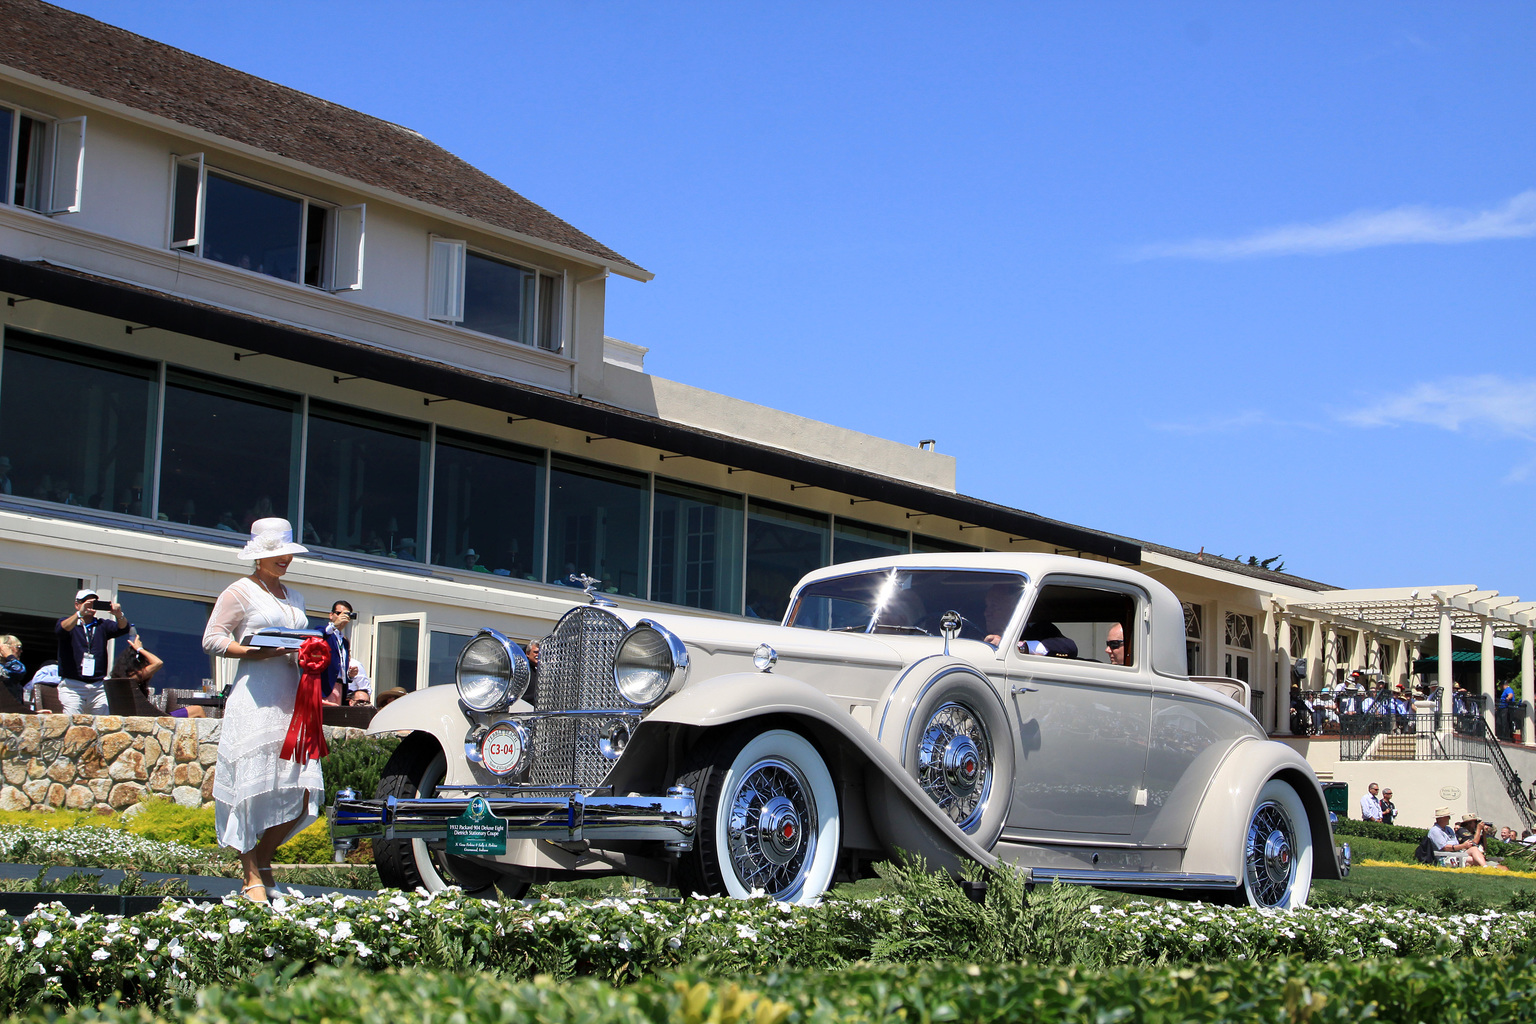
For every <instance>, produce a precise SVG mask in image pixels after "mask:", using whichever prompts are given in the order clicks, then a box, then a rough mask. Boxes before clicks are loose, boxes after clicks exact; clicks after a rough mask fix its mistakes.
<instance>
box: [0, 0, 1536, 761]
mask: <svg viewBox="0 0 1536 1024" xmlns="http://www.w3.org/2000/svg"><path fill="white" fill-rule="evenodd" d="M0 185H3V189H0V193H3V194H0V296H3V297H4V299H5V302H4V304H3V305H0V332H3V333H0V632H14V633H17V634H18V635H20V636H22V637H23V639H24V640H27V641H29V642H28V643H27V656H28V660H29V661H31V662H36V661H37V660H40V658H41V656H43V655H45V654H46V648H47V647H48V645H49V643H50V638H49V636H48V632H47V631H48V629H49V627H50V624H51V621H52V620H53V619H56V618H57V617H59V616H61V615H63V614H65V613H66V612H67V611H68V610H69V609H70V597H71V595H72V594H73V592H74V590H75V589H76V588H77V587H78V586H80V585H90V586H92V587H95V588H97V589H99V590H101V591H102V592H104V593H109V594H111V595H114V596H116V597H118V598H119V599H120V600H121V601H122V603H123V605H124V607H125V608H126V609H127V611H128V614H129V616H130V618H132V619H133V620H134V621H135V622H136V623H137V624H138V625H139V627H140V628H141V630H142V631H143V633H144V634H145V636H146V640H147V642H149V643H150V644H151V646H152V647H154V648H156V649H157V650H158V651H159V653H160V654H161V655H162V656H163V657H165V658H166V660H167V663H168V667H167V669H166V670H165V674H164V682H165V683H166V684H168V685H175V686H196V685H197V683H198V681H199V679H200V678H202V677H206V676H208V675H209V674H211V673H212V672H213V671H215V669H214V668H213V667H212V665H211V662H210V659H208V658H207V657H206V656H205V655H203V654H202V652H201V648H200V645H199V643H198V640H199V637H200V635H201V631H202V626H203V622H204V621H205V619H206V616H207V611H208V607H209V604H210V603H211V601H212V600H213V598H214V596H215V595H217V594H218V592H219V591H220V590H221V589H222V588H223V587H224V586H225V585H226V584H227V583H228V582H229V581H230V579H232V578H233V576H234V575H235V574H236V573H238V572H240V571H241V566H240V563H238V562H236V560H235V559H234V557H233V554H234V550H235V548H236V546H237V544H238V542H239V541H240V540H242V539H243V536H244V533H245V530H246V528H247V526H248V524H249V522H250V520H251V519H252V518H254V517H256V516H258V515H262V514H276V515H282V516H286V517H287V518H289V519H290V520H292V521H293V522H294V523H295V524H296V525H297V526H298V528H299V529H300V530H301V532H302V535H303V540H304V541H305V542H306V543H308V544H309V545H310V546H311V548H312V549H313V551H314V553H315V557H313V558H310V559H306V560H302V561H300V562H298V563H296V564H295V567H294V569H293V571H292V574H291V575H292V578H293V580H294V582H295V583H296V585H297V587H298V588H299V589H300V590H301V591H302V592H303V593H304V594H305V596H306V598H307V599H308V601H309V603H310V607H311V610H312V611H324V610H325V608H326V607H328V605H329V603H330V602H331V601H332V600H334V599H336V598H341V597H345V598H347V599H349V600H350V601H351V602H352V603H353V604H354V605H355V607H356V609H357V611H358V612H359V613H360V618H359V620H358V622H357V626H356V629H357V637H356V638H355V642H354V646H355V647H356V648H357V649H358V650H360V651H363V652H365V653H366V655H367V660H368V662H369V665H370V667H371V670H372V672H373V675H374V677H375V679H376V682H377V685H378V687H379V688H387V687H390V686H394V685H401V686H405V687H406V688H412V687H416V686H425V685H429V684H432V683H440V682H446V681H448V680H450V679H451V673H452V663H453V659H454V658H455V657H456V655H457V653H458V650H459V648H460V646H461V645H462V642H463V638H464V637H465V636H467V635H468V634H470V633H472V632H473V631H474V630H475V629H476V628H478V627H479V626H481V625H482V624H487V623H492V624H495V625H497V626H498V627H500V628H502V629H504V630H506V631H507V632H509V633H510V634H513V635H517V636H520V637H524V638H532V637H537V636H539V635H541V634H542V633H543V631H544V630H546V629H547V628H548V625H549V624H550V623H551V622H552V621H553V620H554V619H555V618H556V617H557V616H558V615H559V614H560V612H561V611H563V610H564V609H565V608H566V607H568V606H569V604H570V602H571V600H572V598H573V597H574V596H575V595H573V593H572V591H571V589H570V588H569V586H568V585H567V583H566V581H567V579H568V577H569V576H570V574H571V573H577V572H580V573H586V574H588V575H590V576H593V577H597V578H599V579H601V580H602V581H603V587H604V589H607V590H611V591H613V592H615V593H617V594H621V595H623V596H624V597H625V598H626V600H628V601H630V602H634V603H639V604H644V603H647V602H656V603H662V604H679V605H686V606H692V607H698V608H705V609H710V610H713V611H717V612H722V613H727V614H744V615H756V616H761V617H765V618H777V616H778V615H779V614H780V612H781V611H782V610H783V601H784V598H785V595H786V593H787V590H788V587H789V585H790V583H792V582H793V581H794V580H795V579H797V578H798V577H799V576H800V575H801V574H802V573H803V572H805V571H807V570H809V569H812V568H815V567H817V566H820V565H824V564H827V563H829V562H835V561H846V560H848V559H851V558H858V557H867V556H870V555H874V554H879V553H882V552H892V551H908V550H913V551H945V550H974V549H977V548H990V549H998V550H1008V551H1020V550H1045V551H1058V552H1071V553H1078V554H1083V555H1085V556H1087V557H1093V558H1102V559H1108V560H1114V561H1119V562H1123V563H1127V564H1132V565H1139V566H1140V567H1141V568H1142V569H1143V570H1145V571H1147V572H1149V573H1151V574H1153V575H1154V576H1156V577H1158V578H1159V579H1161V580H1162V581H1163V582H1165V583H1166V584H1168V585H1169V586H1170V587H1171V588H1172V589H1173V590H1174V591H1175V592H1176V593H1178V594H1179V595H1180V597H1181V598H1182V599H1183V600H1184V601H1185V602H1186V607H1187V613H1188V615H1187V617H1188V621H1189V650H1190V668H1191V671H1192V673H1195V674H1212V675H1233V676H1237V677H1239V678H1243V679H1246V680H1247V681H1249V682H1250V684H1251V685H1252V686H1253V689H1254V694H1255V699H1254V710H1255V711H1256V713H1258V714H1259V716H1260V718H1261V720H1263V721H1265V722H1266V723H1268V724H1269V725H1270V726H1271V728H1273V729H1275V730H1277V731H1279V732H1282V733H1283V732H1285V731H1286V716H1285V714H1284V713H1283V712H1284V710H1285V706H1286V697H1287V693H1288V691H1289V685H1290V680H1291V673H1290V664H1291V659H1292V658H1295V657H1302V656H1305V657H1306V658H1307V659H1308V664H1309V671H1310V673H1311V680H1310V681H1311V684H1312V685H1313V686H1318V685H1321V684H1322V683H1323V682H1324V680H1325V679H1326V678H1328V677H1329V676H1331V675H1332V674H1334V672H1335V670H1336V669H1339V668H1348V667H1354V666H1365V665H1373V666H1376V667H1378V668H1381V669H1383V670H1384V671H1385V672H1386V673H1387V674H1388V675H1391V676H1396V677H1401V676H1403V675H1404V674H1405V673H1406V672H1408V671H1409V668H1410V666H1411V664H1412V658H1413V655H1414V653H1415V652H1414V651H1412V650H1411V649H1410V648H1411V646H1412V644H1413V643H1414V642H1416V640H1417V639H1418V638H1419V637H1420V636H1422V635H1423V632H1427V631H1433V630H1438V629H1440V627H1441V623H1440V622H1439V621H1438V620H1437V621H1436V623H1435V625H1434V627H1432V629H1430V630H1421V631H1420V632H1414V629H1416V628H1418V626H1400V625H1394V624H1393V623H1392V621H1389V620H1390V616H1387V617H1382V616H1378V615H1375V614H1374V612H1372V613H1370V614H1364V613H1363V612H1362V609H1361V608H1357V607H1354V606H1352V605H1351V606H1348V607H1346V604H1347V602H1348V600H1350V597H1349V595H1348V594H1340V593H1339V592H1337V591H1335V589H1334V588H1330V587H1328V586H1325V585H1323V584H1320V583H1315V582H1312V581H1308V580H1304V579H1300V578H1297V577H1293V576H1288V575H1285V574H1281V573H1272V572H1268V571H1265V570H1261V569H1256V568H1253V567H1249V566H1244V565H1240V564H1239V563H1236V562H1231V561H1227V560H1224V559H1216V558H1210V557H1208V556H1203V555H1193V554H1190V553H1188V552H1182V551H1177V550H1175V549H1171V548H1164V547H1160V546H1157V545H1151V544H1146V545H1143V544H1140V543H1138V542H1135V541H1132V540H1129V539H1127V538H1124V537H1118V536H1115V535H1112V534H1107V533H1103V532H1099V531H1095V530H1091V529H1086V528H1083V527H1078V526H1073V525H1070V524H1066V523H1061V522H1057V521H1054V520H1049V519H1045V518H1042V517H1040V516H1036V515H1032V514H1030V513H1027V512H1022V511H1019V510H1016V509H1010V508H1005V507H1002V506H999V505H996V504H993V503H991V502H987V501H985V500H982V499H979V498H974V497H968V496H965V495H961V494H958V493H956V491H955V464H954V460H953V459H952V458H951V457H950V456H947V455H944V454H941V453H938V452H935V451H930V450H925V449H924V448H922V447H911V446H908V445H904V444H900V443H897V442H894V441H889V440H885V439H882V438H876V437H870V436H867V435H862V434H857V433H854V432H852V431H847V430H842V429H839V428H836V427H832V426H829V425H827V424H824V423H819V422H815V421H811V420H808V419H804V418H801V417H797V416H792V415H789V414H787V413H784V412H780V411H777V410H773V409H768V408H764V407H762V406H757V405H753V404H750V403H747V402H743V401H739V400H737V399H733V398H729V397H726V396H723V395H719V394H713V393H710V392H706V391H702V390H700V389H697V388H693V387H689V386H688V385H686V384H682V383H678V382H674V381H669V380H664V379H661V378H658V377H654V376H652V375H649V374H647V373H645V372H644V368H643V366H644V364H643V358H644V354H645V351H646V350H645V349H644V348H641V347H639V346H636V345H631V344H626V343H624V342H620V341H616V340H615V339H611V338H606V337H605V334H604V329H603V314H604V297H605V292H606V286H607V280H608V278H609V277H610V276H611V275H619V276H622V277H627V278H631V279H634V280H639V281H645V280H649V279H650V277H651V274H650V272H649V271H648V270H645V269H643V268H642V267H641V266H640V265H639V264H637V263H635V262H633V261H631V260H630V259H628V258H626V257H625V256H622V255H620V254H619V253H617V252H614V251H613V250H612V249H609V248H608V247H607V246H605V245H603V244H602V243H600V242H598V241H596V240H595V239H593V238H592V237H590V236H589V235H586V234H584V233H583V232H582V231H580V230H578V229H577V228H575V227H573V226H571V225H570V224H567V223H566V222H565V221H563V220H561V219H560V218H558V217H557V216H555V215H554V214H552V213H550V212H549V211H546V210H544V209H542V208H541V207H539V206H537V205H535V204H534V203H533V202H530V201H529V200H527V199H525V198H524V197H522V196H520V195H518V194H517V193H515V192H513V191H512V190H511V189H509V188H507V187H506V186H504V185H502V184H501V183H499V182H497V181H495V180H493V179H491V178H490V177H489V176H487V175H485V174H484V173H482V172H480V171H478V170H476V169H475V168H473V167H471V166H469V165H468V164H466V163H465V162H463V161H462V160H459V159H458V158H457V157H455V156H453V155H452V154H450V153H448V152H446V151H444V150H443V149H441V148H439V147H438V146H436V145H434V144H432V143H431V142H430V141H428V140H427V139H425V138H423V137H422V136H421V135H420V134H418V133H417V132H415V131H412V130H411V129H409V128H407V127H402V126H400V125H395V124H390V123H388V122H385V121H381V120H378V119H376V118H372V117H369V116H367V115H366V114H361V113H358V112H356V111H352V110H348V109H346V108H343V107H340V106H337V105H335V104H332V103H328V102H326V101H324V100H322V99H318V98H315V97H312V96H308V95H305V94H303V93H300V92H297V91H295V90H292V89H288V88H285V87H283V86H280V85H277V84H274V83H271V82H267V81H263V80H261V79H258V78H255V77H252V76H250V75H246V74H243V73H241V72H238V71H234V70H232V69H229V68H226V67H223V66H221V65H218V64H214V63H212V62H210V61H207V60H204V59H202V58H199V57H196V56H194V55H191V54H188V53H185V52H183V51H180V50H176V49H174V48H172V47H169V46H166V45H164V44H161V43H157V42H154V41H152V40H149V39H145V38H143V37H141V36H137V35H134V34H133V33H130V32H126V31H123V30H121V29H117V28H114V27H112V26H109V25H106V24H103V23H101V22H98V21H95V20H93V19H90V18H87V17H84V16H81V15H77V14H74V13H71V12H67V11H64V10H61V9H59V8H56V7H52V6H49V5H46V4H42V3H37V2H34V0H0ZM1430 589H1432V588H1429V589H1426V590H1425V597H1424V598H1423V599H1422V600H1421V599H1419V598H1414V599H1413V601H1416V602H1418V603H1419V604H1422V602H1423V601H1425V600H1431V598H1430V596H1429V595H1430ZM1467 589H1468V588H1460V590H1459V591H1458V593H1461V594H1462V596H1463V597H1465V593H1464V592H1465V591H1466V590H1467ZM1448 593H1449V592H1448ZM1453 596H1454V595H1453ZM1474 598H1475V600H1473V601H1472V602H1471V604H1469V606H1468V608H1467V609H1463V610H1459V611H1458V612H1457V614H1458V615H1459V616H1460V617H1461V619H1462V620H1466V621H1461V620H1458V626H1457V628H1460V629H1463V630H1464V629H1466V628H1468V627H1469V624H1474V623H1475V624H1481V625H1488V624H1492V625H1494V626H1496V627H1497V628H1498V629H1500V630H1502V631H1504V632H1506V633H1507V632H1509V631H1511V630H1516V631H1518V630H1523V631H1524V632H1525V634H1526V636H1527V637H1529V635H1530V630H1531V627H1532V625H1533V624H1536V619H1533V618H1532V607H1533V606H1530V605H1513V606H1502V607H1501V606H1497V604H1496V603H1495V605H1487V601H1488V600H1490V598H1489V597H1488V596H1487V595H1486V594H1483V595H1474ZM1403 600H1408V599H1407V598H1406V597H1404V598H1403ZM1450 600H1451V598H1449V597H1448V598H1447V602H1449V601H1450ZM1341 601H1343V602H1345V603H1340V602H1341ZM1477 601H1482V602H1483V604H1477ZM1463 603H1467V602H1466V601H1463ZM1472 604H1476V605H1477V607H1476V608H1473V607H1472ZM1446 606H1447V607H1450V605H1449V603H1447V605H1446ZM1435 607H1439V606H1438V605H1436V606H1435ZM1421 610H1422V609H1421ZM1415 621H1418V620H1415ZM1419 624H1420V625H1422V622H1420V623H1419ZM1488 635H1489V636H1490V637H1491V636H1492V633H1491V632H1489V634H1488ZM1277 641H1278V642H1277ZM1525 650H1526V652H1527V654H1526V658H1527V663H1526V666H1525V670H1526V678H1528V679H1529V678H1530V677H1531V673H1530V666H1529V651H1530V650H1531V647H1530V645H1529V643H1528V644H1527V645H1526V647H1525ZM1484 664H1485V665H1486V666H1491V664H1492V656H1491V655H1490V656H1489V657H1488V658H1487V659H1485V662H1484ZM158 681H160V680H157V682H158ZM1526 736H1527V738H1529V737H1530V729H1529V728H1527V730H1526Z"/></svg>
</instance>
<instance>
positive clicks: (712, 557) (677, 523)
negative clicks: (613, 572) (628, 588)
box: [651, 479, 745, 612]
mask: <svg viewBox="0 0 1536 1024" xmlns="http://www.w3.org/2000/svg"><path fill="white" fill-rule="evenodd" d="M743 506H744V502H743V501H742V499H741V498H740V497H739V496H737V495H734V494H725V493H722V492H720V491H711V490H708V489H706V488H703V487H695V486H693V485H692V484H685V483H681V482H679V481H676V480H660V479H658V480H657V481H656V495H655V509H654V511H653V513H652V516H651V522H652V524H653V527H652V530H651V600H653V601H666V602H669V603H671V604H682V605H687V606H688V607H690V608H707V609H709V610H710V611H717V612H740V611H741V571H742V561H741V554H742V540H743V538H742V533H743V524H744V518H745V517H744V513H743Z"/></svg>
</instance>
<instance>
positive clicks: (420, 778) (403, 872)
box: [373, 733, 528, 899]
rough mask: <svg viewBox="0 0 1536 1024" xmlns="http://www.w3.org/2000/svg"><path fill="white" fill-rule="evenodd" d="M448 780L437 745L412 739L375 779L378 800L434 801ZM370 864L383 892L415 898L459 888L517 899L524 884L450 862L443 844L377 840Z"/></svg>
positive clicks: (466, 862) (480, 866)
mask: <svg viewBox="0 0 1536 1024" xmlns="http://www.w3.org/2000/svg"><path fill="white" fill-rule="evenodd" d="M447 774H448V761H447V758H446V757H445V756H444V755H443V751H442V748H441V747H439V746H438V744H437V740H436V739H434V738H433V737H432V736H429V735H427V734H425V733H413V734H412V735H410V736H408V737H406V739H405V742H403V743H401V744H400V745H399V746H398V747H396V748H395V752H394V754H393V755H391V756H390V759H389V761H388V762H387V763H386V764H385V765H384V772H383V774H382V776H381V777H380V778H379V788H378V789H377V790H376V791H375V793H374V796H375V798H376V799H379V800H383V799H385V798H386V797H391V796H392V797H396V798H397V799H400V800H416V799H423V798H430V797H433V796H436V795H437V788H438V786H439V785H440V784H441V783H442V781H443V779H444V778H445V777H446V776H447ZM373 863H374V864H375V865H376V866H377V867H378V869H379V881H380V883H381V884H382V885H383V886H384V887H386V888H394V889H403V890H405V891H406V892H414V891H415V890H416V889H417V888H423V889H426V890H427V891H428V892H441V891H442V890H444V889H447V888H449V887H451V886H458V887H459V888H461V889H463V890H464V893H465V895H468V896H479V897H482V898H484V899H496V898H497V896H498V894H504V895H506V896H510V897H512V898H513V899H517V898H521V897H522V895H523V894H524V893H526V892H527V891H528V883H527V882H526V881H524V880H522V879H520V878H518V877H517V876H516V875H513V874H509V873H507V872H506V871H502V870H498V869H497V868H496V867H494V866H492V865H490V864H487V863H486V862H484V861H480V860H477V859H475V858H473V857H450V856H449V855H448V852H447V842H446V840H442V839H436V840H432V841H430V842H428V841H427V840H424V839H390V840H384V839H375V840H374V841H373Z"/></svg>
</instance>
